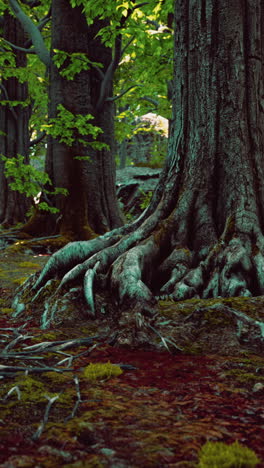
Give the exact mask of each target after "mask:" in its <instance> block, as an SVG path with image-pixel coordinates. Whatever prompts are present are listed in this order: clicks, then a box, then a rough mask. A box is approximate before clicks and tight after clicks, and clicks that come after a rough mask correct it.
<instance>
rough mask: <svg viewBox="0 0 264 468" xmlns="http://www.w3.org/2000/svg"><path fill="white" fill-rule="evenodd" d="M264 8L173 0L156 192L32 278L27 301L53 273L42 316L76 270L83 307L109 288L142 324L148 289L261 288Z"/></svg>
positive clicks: (151, 307)
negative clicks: (167, 131) (166, 134)
mask: <svg viewBox="0 0 264 468" xmlns="http://www.w3.org/2000/svg"><path fill="white" fill-rule="evenodd" d="M263 17H264V7H263V2H262V1H261V0H254V1H253V0H246V1H244V0H231V1H229V0H228V1H227V0H223V1H221V2H218V1H217V0H207V1H206V2H201V1H198V0H196V1H193V2H189V1H188V0H176V2H175V52H174V53H175V57H174V60H175V70H174V83H173V119H172V128H171V135H170V142H169V150H168V157H167V160H166V165H165V168H164V171H163V172H162V174H161V177H160V180H159V183H158V185H157V188H156V191H155V193H154V195H153V198H152V200H151V203H150V205H149V207H148V208H147V209H146V210H145V212H144V213H143V214H142V215H141V217H140V218H138V219H137V220H136V221H135V222H134V223H132V224H130V225H127V226H124V227H123V228H119V229H116V230H114V231H112V232H111V233H108V234H105V235H104V236H101V237H100V238H98V239H95V240H94V241H93V244H92V243H91V242H90V243H87V244H81V243H74V244H69V245H68V246H66V247H65V248H64V249H63V250H61V251H59V252H57V253H56V254H55V255H53V257H51V259H50V260H49V262H48V263H47V265H46V266H45V268H44V269H43V271H42V272H41V274H40V276H39V277H38V278H37V279H36V278H35V279H33V280H32V279H31V280H30V281H31V282H30V285H33V290H34V291H35V292H36V296H35V300H36V298H38V299H40V298H41V297H42V298H43V297H44V296H45V290H46V286H45V285H46V283H47V281H48V280H50V279H52V278H54V277H55V278H56V277H59V278H61V282H60V286H59V287H58V289H57V290H56V291H55V293H54V296H53V297H52V299H51V300H50V302H47V303H46V306H45V317H44V318H45V320H44V321H43V323H44V325H45V324H46V325H47V324H48V323H49V322H50V320H51V318H52V317H54V314H55V311H56V310H58V304H59V302H58V301H59V297H60V295H61V291H62V289H63V288H66V287H67V286H68V284H69V283H71V282H72V281H73V280H74V281H78V282H80V280H83V288H84V297H85V301H86V304H87V306H86V312H87V314H88V315H90V316H93V315H94V314H96V313H100V310H99V309H98V307H97V306H96V304H94V290H95V291H96V290H100V289H101V290H102V289H104V288H106V287H107V288H108V290H110V291H111V297H112V300H113V298H114V300H115V301H116V305H117V306H118V307H117V310H119V312H118V313H117V312H116V311H115V312H113V313H115V314H116V317H117V319H118V320H119V323H121V322H122V320H123V319H122V317H123V318H124V316H125V317H126V319H127V317H128V314H127V311H128V310H129V311H130V312H132V313H131V314H130V316H132V317H134V324H135V325H136V329H141V330H142V329H143V328H144V326H146V322H145V320H146V318H147V317H148V318H150V317H152V318H153V314H154V317H155V310H156V309H155V301H156V299H155V296H160V295H162V296H163V297H164V296H166V297H167V296H168V295H169V297H171V298H172V299H174V300H183V299H187V298H193V297H195V298H199V297H201V298H209V297H215V298H217V297H219V296H222V297H229V296H251V295H254V296H257V295H262V294H263V292H264V274H263V271H264V258H263V252H264V245H263V209H264V203H263V202H264V200H263V188H264V185H263V180H264V178H263V175H264V174H263V170H264V169H263V162H262V154H263V143H264V135H263V132H264V125H263V123H264V122H263V105H262V96H263V76H264V74H263V63H264V61H263V59H264V57H263V49H262V48H261V43H262V38H263ZM120 235H121V236H122V237H121V238H120V239H119V237H118V240H117V238H116V236H120ZM65 272H66V274H65V276H63V274H64V273H65ZM41 288H42V289H41ZM22 289H23V291H25V290H26V289H27V285H25V286H24V288H22ZM43 294H44V296H43ZM122 311H123V312H122ZM230 313H231V312H230ZM118 314H119V315H118ZM120 314H121V315H120ZM122 314H123V315H122ZM124 314H125V315H124ZM148 320H150V319H148ZM258 329H259V335H258V339H260V341H261V342H262V343H263V338H264V333H263V332H264V328H263V323H262V324H260V326H259V327H258Z"/></svg>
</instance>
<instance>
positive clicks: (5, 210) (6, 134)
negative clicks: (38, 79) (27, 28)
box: [0, 12, 31, 226]
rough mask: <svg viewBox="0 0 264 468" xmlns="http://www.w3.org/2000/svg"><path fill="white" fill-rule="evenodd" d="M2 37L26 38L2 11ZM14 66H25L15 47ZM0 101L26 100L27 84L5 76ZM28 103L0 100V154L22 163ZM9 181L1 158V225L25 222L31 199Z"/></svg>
mask: <svg viewBox="0 0 264 468" xmlns="http://www.w3.org/2000/svg"><path fill="white" fill-rule="evenodd" d="M3 37H4V38H5V39H6V40H8V41H9V42H12V43H13V44H16V45H18V46H20V47H23V46H24V43H25V41H26V36H25V33H24V32H23V29H22V27H21V26H20V24H19V22H18V21H17V20H16V19H15V18H14V17H13V16H11V15H10V14H9V13H8V12H5V14H4V26H3ZM14 54H15V60H16V66H17V67H18V68H19V67H26V65H27V58H26V54H25V53H24V52H21V51H18V50H15V52H14ZM0 93H1V100H2V101H22V102H26V101H27V99H28V86H27V83H21V82H19V81H18V79H17V78H8V79H5V80H4V79H3V80H2V81H1V89H0ZM30 113H31V109H30V105H27V106H26V107H23V106H22V105H16V106H9V105H7V104H5V105H4V104H3V105H1V101H0V122H1V124H0V125H1V128H0V129H1V132H3V133H1V134H0V154H2V155H4V156H6V157H11V158H13V157H16V156H17V155H18V154H20V155H22V156H24V161H25V163H28V162H29V159H28V149H29V129H28V122H29V118H30ZM8 182H10V181H8V180H7V179H6V177H5V174H4V162H3V161H2V160H0V223H1V224H2V225H4V226H11V225H13V224H16V223H18V222H24V221H25V215H26V212H27V211H28V209H29V207H30V205H31V201H30V200H29V199H27V198H26V196H25V195H22V194H20V193H19V192H15V191H13V190H11V189H10V187H9V186H8Z"/></svg>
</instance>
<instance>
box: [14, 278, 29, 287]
mask: <svg viewBox="0 0 264 468" xmlns="http://www.w3.org/2000/svg"><path fill="white" fill-rule="evenodd" d="M27 279H28V277H27V276H23V277H22V278H17V279H14V280H13V281H12V282H13V283H15V284H19V285H21V284H23V283H25V281H26V280H27Z"/></svg>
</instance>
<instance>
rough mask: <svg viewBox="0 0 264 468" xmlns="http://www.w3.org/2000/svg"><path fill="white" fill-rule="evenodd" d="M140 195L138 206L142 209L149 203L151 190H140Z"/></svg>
mask: <svg viewBox="0 0 264 468" xmlns="http://www.w3.org/2000/svg"><path fill="white" fill-rule="evenodd" d="M140 191H141V193H142V195H141V203H140V205H139V206H140V208H141V209H142V210H145V208H147V206H148V205H149V203H150V200H151V197H152V192H144V191H143V190H140Z"/></svg>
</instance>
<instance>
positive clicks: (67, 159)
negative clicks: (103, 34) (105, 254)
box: [9, 0, 123, 239]
mask: <svg viewBox="0 0 264 468" xmlns="http://www.w3.org/2000/svg"><path fill="white" fill-rule="evenodd" d="M9 3H10V6H11V8H12V10H13V12H14V14H15V15H16V16H17V18H18V19H19V21H20V22H21V24H22V25H23V28H24V29H25V30H26V31H27V33H28V34H29V35H30V38H31V41H32V44H33V46H34V50H35V52H36V53H37V54H38V56H39V58H40V60H41V61H42V62H43V63H44V64H45V65H46V66H47V67H48V70H50V91H49V98H50V104H49V120H48V124H47V125H46V130H47V133H49V135H50V137H49V140H48V153H47V161H46V170H47V173H48V175H49V177H50V179H51V181H52V184H53V190H54V187H55V193H52V187H49V186H46V190H45V191H46V194H47V192H51V193H50V199H51V200H52V203H53V208H52V211H54V210H55V209H58V210H60V211H61V213H60V220H61V221H60V229H59V230H60V233H61V234H62V235H66V236H67V238H68V237H71V238H77V239H82V238H85V239H86V238H91V237H93V235H94V232H93V231H97V232H100V233H102V232H105V231H107V230H109V229H111V228H113V227H116V226H120V225H121V224H122V223H123V220H122V216H121V213H120V210H119V206H118V202H117V197H116V193H115V171H114V169H115V166H114V157H113V145H112V139H113V136H112V135H113V130H112V127H113V124H111V120H112V121H113V116H112V118H110V114H109V109H111V112H112V113H113V104H110V103H107V105H106V108H107V115H106V116H105V117H104V120H105V122H108V136H104V137H103V140H106V142H104V141H100V140H99V139H98V138H97V137H98V134H99V133H100V132H101V133H103V130H101V129H100V128H99V127H97V126H96V125H94V123H90V122H89V120H94V118H95V117H96V115H95V114H96V109H95V108H94V102H92V99H91V93H93V95H94V94H96V95H98V96H100V99H101V103H100V106H101V108H100V118H101V120H103V116H104V109H103V106H104V104H105V99H106V98H107V97H108V95H109V90H108V88H109V89H110V90H111V82H112V79H113V76H112V75H109V74H108V75H109V79H108V81H107V83H106V82H105V80H103V78H102V77H103V76H104V71H105V72H106V71H107V69H108V68H106V69H104V68H105V66H106V67H108V66H110V64H109V63H107V61H109V54H110V59H111V49H110V48H109V47H108V46H107V47H104V46H103V44H102V45H101V52H102V49H104V50H105V51H106V52H105V55H106V59H105V60H107V61H106V63H105V64H103V63H99V64H96V67H95V68H93V62H92V60H91V59H90V58H89V56H90V55H92V54H91V53H90V48H91V46H92V43H90V42H91V41H92V40H95V38H94V37H91V27H89V26H88V24H87V21H86V18H85V14H84V12H83V6H76V3H75V6H74V7H71V5H70V3H69V2H67V1H65V0H64V1H63V0H62V1H60V0H53V2H52V7H51V15H52V31H51V36H52V39H51V55H50V54H49V52H48V49H47V46H46V44H45V43H44V41H43V37H42V35H41V33H40V30H39V29H40V28H39V27H37V26H36V25H35V24H34V21H33V20H32V19H31V18H30V17H29V16H28V15H26V14H25V13H24V11H23V10H22V8H21V7H20V5H19V3H18V2H16V0H10V2H9ZM73 22H74V23H73ZM97 32H98V29H97V30H96V31H95V33H97ZM89 41H90V42H89ZM97 42H98V43H99V42H100V40H99V39H97ZM31 51H32V50H31ZM31 51H30V50H29V52H31ZM110 62H111V60H110ZM99 67H102V71H100V69H99ZM95 70H99V72H100V76H101V81H100V80H98V79H97V80H96V83H97V87H98V88H99V91H98V90H97V91H95V89H94V87H93V89H92V88H91V82H92V81H93V82H94V80H92V79H91V75H92V74H95V73H98V71H95ZM103 81H104V84H105V85H107V87H106V86H105V91H104V94H103V96H102V95H101V94H100V89H101V84H102V82H103ZM111 125H112V127H111ZM111 133H112V135H111ZM107 145H108V146H107ZM111 145H112V147H111ZM66 192H67V193H68V195H67V196H65V195H66ZM42 206H43V203H42ZM77 213H78V215H77ZM45 218H46V216H45V215H43V213H39V211H38V212H37V214H35V215H34V216H33V218H32V219H31V220H30V221H29V223H27V225H26V226H24V228H23V230H24V232H27V233H30V234H36V233H38V234H39V233H40V232H41V230H42V229H44V230H45V229H46V228H47V224H48V231H49V232H52V231H53V230H54V228H55V226H54V222H52V217H51V216H50V215H49V216H48V219H49V222H48V223H47V220H46V219H45Z"/></svg>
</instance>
